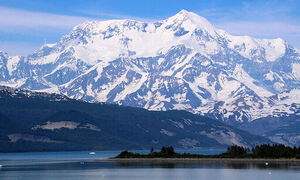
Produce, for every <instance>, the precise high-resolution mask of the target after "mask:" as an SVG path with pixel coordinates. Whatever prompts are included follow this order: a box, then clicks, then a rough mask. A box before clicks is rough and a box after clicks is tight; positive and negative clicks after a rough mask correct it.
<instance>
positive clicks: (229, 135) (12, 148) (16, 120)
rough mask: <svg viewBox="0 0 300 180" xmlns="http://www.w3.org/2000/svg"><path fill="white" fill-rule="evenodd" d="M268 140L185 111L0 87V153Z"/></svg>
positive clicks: (244, 143) (198, 144)
mask: <svg viewBox="0 0 300 180" xmlns="http://www.w3.org/2000/svg"><path fill="white" fill-rule="evenodd" d="M261 143H271V141H269V140H267V139H266V138H263V137H261V136H256V135H252V134H249V133H247V132H245V131H242V130H238V129H236V128H234V127H232V126H229V125H226V124H223V123H222V122H219V121H217V120H213V119H210V118H207V117H203V116H199V115H194V114H191V113H189V112H186V111H166V112H159V111H148V110H145V109H141V108H133V107H124V106H119V105H112V104H104V103H88V102H84V101H78V100H73V99H69V98H68V97H66V96H63V95H57V94H47V93H39V92H32V91H27V90H20V89H14V88H9V87H5V86H1V87H0V151H1V152H23V151H63V150H105V149H145V148H151V147H154V148H160V147H161V146H163V145H170V146H174V147H176V148H189V149H191V148H204V147H225V146H227V145H242V146H252V145H256V144H261Z"/></svg>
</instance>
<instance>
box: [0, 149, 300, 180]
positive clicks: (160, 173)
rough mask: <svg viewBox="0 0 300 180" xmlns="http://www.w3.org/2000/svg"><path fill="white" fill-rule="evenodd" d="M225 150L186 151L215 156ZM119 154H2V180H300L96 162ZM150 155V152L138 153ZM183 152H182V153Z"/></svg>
mask: <svg viewBox="0 0 300 180" xmlns="http://www.w3.org/2000/svg"><path fill="white" fill-rule="evenodd" d="M223 151H224V150H200V151H185V152H191V153H201V154H216V153H220V152H223ZM119 152H120V151H96V152H95V154H89V153H90V152H47V153H45V152H44V153H9V154H0V164H1V165H2V167H0V180H18V179H22V180H40V179H46V180H56V179H67V180H68V179H70V180H71V179H72V180H79V179H80V180H94V179H95V180H96V179H97V180H98V179H125V180H127V179H128V180H129V179H130V180H135V179H136V180H143V179H149V180H150V179H151V180H153V179H175V180H177V179H178V180H179V179H208V180H219V179H225V180H227V179H228V180H235V179H239V180H248V179H249V180H253V179H256V180H259V179H263V180H268V179H270V180H271V179H272V180H274V179H275V180H276V179H278V180H283V179H289V180H294V179H300V166H299V165H276V164H272V163H269V165H268V166H266V165H265V164H264V163H262V164H251V163H243V164H240V163H234V164H218V163H200V164H199V163H197V164H196V163H179V164H178V163H142V164H140V163H116V162H109V163H106V162H95V161H94V159H104V158H108V157H113V156H115V155H117V154H118V153H119ZM138 152H140V153H148V151H138ZM181 152H183V151H181Z"/></svg>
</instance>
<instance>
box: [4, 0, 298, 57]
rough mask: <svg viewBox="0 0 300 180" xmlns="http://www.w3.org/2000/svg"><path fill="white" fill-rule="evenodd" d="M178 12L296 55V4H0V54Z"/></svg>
mask: <svg viewBox="0 0 300 180" xmlns="http://www.w3.org/2000/svg"><path fill="white" fill-rule="evenodd" d="M182 9H186V10H188V11H192V12H195V13H197V14H199V15H200V16H203V17H205V18H207V19H208V20H209V21H210V22H211V23H212V24H214V25H215V26H216V27H217V28H221V29H224V30H226V31H228V32H229V33H231V34H233V35H250V36H253V37H257V38H277V37H281V38H283V39H285V40H286V41H288V42H289V43H290V44H291V45H293V46H295V47H297V48H298V49H300V10H299V9H300V0H248V1H246V0H245V1H243V0H210V1H209V0H172V1H171V0H127V1H126V0H64V1H63V0H0V50H3V51H6V52H8V53H9V54H10V55H27V54H29V53H31V52H33V51H35V50H37V49H38V48H39V47H40V46H42V45H43V44H44V43H45V42H46V43H54V42H56V41H58V40H59V39H60V37H61V36H62V35H64V34H67V33H68V32H70V31H71V30H72V28H73V27H74V26H75V25H77V24H79V23H82V22H85V21H89V20H105V19H124V18H126V19H136V20H142V21H156V20H161V19H165V18H168V17H170V16H172V15H174V14H176V13H177V12H179V11H180V10H182Z"/></svg>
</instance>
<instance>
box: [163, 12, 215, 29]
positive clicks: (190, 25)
mask: <svg viewBox="0 0 300 180" xmlns="http://www.w3.org/2000/svg"><path fill="white" fill-rule="evenodd" d="M166 21H167V23H168V24H170V25H171V24H172V25H176V24H177V25H183V26H185V28H187V29H188V30H194V29H196V28H197V29H203V30H206V31H207V32H209V34H211V35H214V34H215V30H216V28H215V27H214V26H213V25H212V24H211V23H210V22H209V21H208V20H207V19H205V18H204V17H202V16H199V15H198V14H196V13H193V12H189V11H187V10H184V9H183V10H181V11H180V12H178V13H177V14H175V15H174V16H172V17H170V18H168V19H167V20H166Z"/></svg>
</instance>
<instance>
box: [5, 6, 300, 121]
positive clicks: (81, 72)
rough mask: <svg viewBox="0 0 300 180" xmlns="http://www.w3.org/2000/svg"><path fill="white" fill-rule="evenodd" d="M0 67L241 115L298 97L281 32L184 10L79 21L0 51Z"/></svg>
mask: <svg viewBox="0 0 300 180" xmlns="http://www.w3.org/2000/svg"><path fill="white" fill-rule="evenodd" d="M0 70H1V71H0V72H1V73H0V81H1V84H3V85H9V86H12V87H18V88H26V89H30V90H38V91H46V92H58V93H63V94H64V95H67V96H68V97H71V98H76V99H83V100H88V101H100V102H109V103H119V104H123V105H130V106H136V107H143V108H146V109H151V110H168V109H184V110H188V111H191V112H194V113H200V114H206V115H210V116H214V117H217V118H219V119H223V120H237V121H241V122H242V121H251V120H253V119H256V118H260V117H264V116H269V115H274V114H278V113H287V114H289V113H293V112H294V111H292V110H291V109H290V105H291V104H293V103H294V104H295V103H296V102H300V97H299V96H297V95H295V92H298V91H299V89H298V90H297V88H300V52H299V51H298V50H297V49H295V48H293V47H292V46H290V45H289V44H288V43H287V42H285V41H284V40H282V39H280V38H278V39H255V38H251V37H248V36H232V35H230V34H229V33H227V32H225V31H223V30H220V29H217V28H215V27H214V26H213V25H212V24H210V23H209V22H208V21H207V20H206V19H205V18H203V17H200V16H198V15H197V14H195V13H192V12H187V11H185V10H182V11H181V12H179V13H178V14H176V15H175V16H172V17H170V18H168V19H166V20H162V21H157V22H154V23H145V22H139V21H135V20H109V21H99V22H98V21H93V22H87V23H84V24H80V25H78V26H76V27H75V28H74V29H73V30H72V31H71V32H70V33H69V34H68V35H66V36H64V37H62V38H61V39H60V40H59V42H57V43H55V44H46V45H44V46H43V47H41V48H40V50H38V51H37V52H35V53H33V54H31V55H29V56H27V57H9V56H8V55H7V54H5V53H0ZM282 93H283V94H284V95H285V96H289V97H291V100H290V101H287V100H284V98H283V99H281V98H279V97H281V95H278V94H282ZM296 94H297V93H296ZM294 95H295V96H294ZM278 106H280V107H278ZM270 109H272V110H270Z"/></svg>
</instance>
